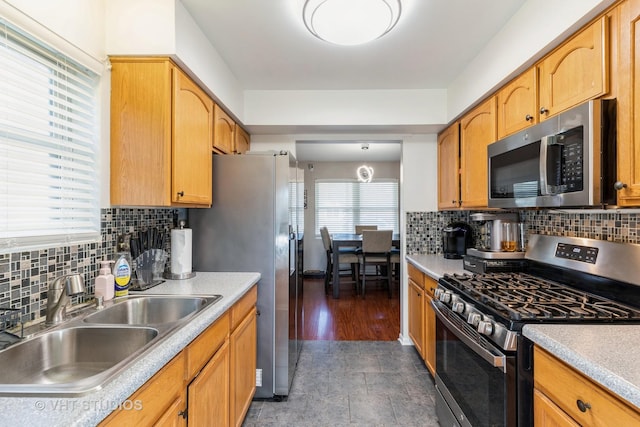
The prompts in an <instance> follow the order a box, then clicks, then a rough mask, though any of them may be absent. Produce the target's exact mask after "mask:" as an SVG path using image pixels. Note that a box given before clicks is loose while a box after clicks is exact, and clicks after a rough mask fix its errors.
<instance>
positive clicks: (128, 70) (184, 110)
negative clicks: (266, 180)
mask: <svg viewBox="0 0 640 427" xmlns="http://www.w3.org/2000/svg"><path fill="white" fill-rule="evenodd" d="M110 60H111V65H112V69H111V204H112V205H120V206H180V207H190V206H191V207H201V206H210V205H211V163H212V159H211V155H210V153H211V151H210V144H211V130H212V112H213V110H212V106H211V101H210V100H209V101H207V99H206V98H207V97H206V95H204V93H203V92H202V91H200V90H199V88H198V87H197V86H196V85H195V84H193V83H192V82H191V81H190V80H189V79H188V77H186V75H184V74H183V73H182V72H181V71H180V70H179V69H178V68H177V67H176V66H175V64H174V63H173V62H172V61H171V60H170V59H168V58H159V57H139V58H136V57H112V58H110ZM205 147H206V150H207V152H206V155H205V151H204V149H205ZM178 192H183V194H184V197H180V198H178V195H177V193H178Z"/></svg>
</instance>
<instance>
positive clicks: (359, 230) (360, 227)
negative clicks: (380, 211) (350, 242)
mask: <svg viewBox="0 0 640 427" xmlns="http://www.w3.org/2000/svg"><path fill="white" fill-rule="evenodd" d="M377 229H378V226H377V225H356V234H362V231H364V230H377Z"/></svg>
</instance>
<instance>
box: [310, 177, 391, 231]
mask: <svg viewBox="0 0 640 427" xmlns="http://www.w3.org/2000/svg"><path fill="white" fill-rule="evenodd" d="M315 190H316V235H319V234H320V228H321V227H327V228H328V229H329V232H330V233H353V232H354V231H355V226H356V224H358V225H360V224H362V225H364V224H366V225H377V226H378V229H379V230H393V232H394V233H398V232H399V228H400V227H399V204H398V181H396V180H387V181H383V180H375V181H372V182H367V183H364V182H358V181H355V180H349V181H338V180H316V182H315Z"/></svg>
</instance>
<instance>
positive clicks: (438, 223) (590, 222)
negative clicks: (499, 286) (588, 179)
mask: <svg viewBox="0 0 640 427" xmlns="http://www.w3.org/2000/svg"><path fill="white" fill-rule="evenodd" d="M472 213H473V212H469V211H442V212H407V236H406V242H407V254H441V253H442V237H441V230H442V228H444V227H445V226H446V225H447V224H449V223H451V222H454V221H463V222H466V223H468V224H469V225H470V226H471V227H472V228H473V230H474V235H475V237H476V239H475V240H477V237H478V233H479V224H478V223H474V222H473V221H470V220H469V215H470V214H472ZM519 215H520V219H521V221H524V223H525V226H526V228H527V235H528V234H547V235H553V236H571V237H585V238H589V239H597V240H608V241H612V242H620V243H640V214H636V213H620V212H612V213H590V212H588V211H585V212H584V213H561V212H558V211H551V210H523V211H520V212H519Z"/></svg>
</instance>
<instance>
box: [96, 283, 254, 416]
mask: <svg viewBox="0 0 640 427" xmlns="http://www.w3.org/2000/svg"><path fill="white" fill-rule="evenodd" d="M256 302H257V287H256V286H254V287H253V288H252V289H251V290H249V291H248V292H247V293H246V294H245V295H244V296H243V297H242V298H241V299H240V300H239V301H238V302H236V303H235V304H234V305H233V307H231V309H229V310H228V311H227V312H226V313H224V314H223V315H221V316H220V317H219V318H218V319H217V320H216V321H215V323H213V324H212V325H211V326H209V327H208V328H207V329H206V330H205V331H203V332H202V333H201V334H200V335H198V336H197V337H196V338H195V339H194V340H193V341H191V343H189V345H187V347H185V349H184V350H182V351H181V352H180V353H178V355H176V356H175V357H174V358H173V359H172V360H171V361H170V362H169V363H167V365H166V366H164V367H163V368H162V369H161V370H160V371H158V373H156V374H155V375H154V376H153V377H151V379H149V381H147V382H146V383H145V384H144V385H143V386H142V387H140V389H138V390H137V391H136V392H135V393H134V394H133V395H132V396H131V397H129V399H128V400H127V401H125V404H123V405H122V408H119V409H118V410H116V411H114V412H112V413H111V414H110V415H109V416H108V417H107V418H105V419H104V420H103V421H102V423H100V425H101V426H124V425H127V426H129V425H131V426H133V425H135V426H136V427H139V426H152V425H153V426H186V425H189V426H206V427H217V426H224V427H226V426H232V425H233V426H239V425H242V422H243V420H244V417H245V415H246V413H247V410H248V409H249V405H250V404H251V400H252V399H253V396H254V394H255V389H256V387H255V375H256V357H257V318H256Z"/></svg>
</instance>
